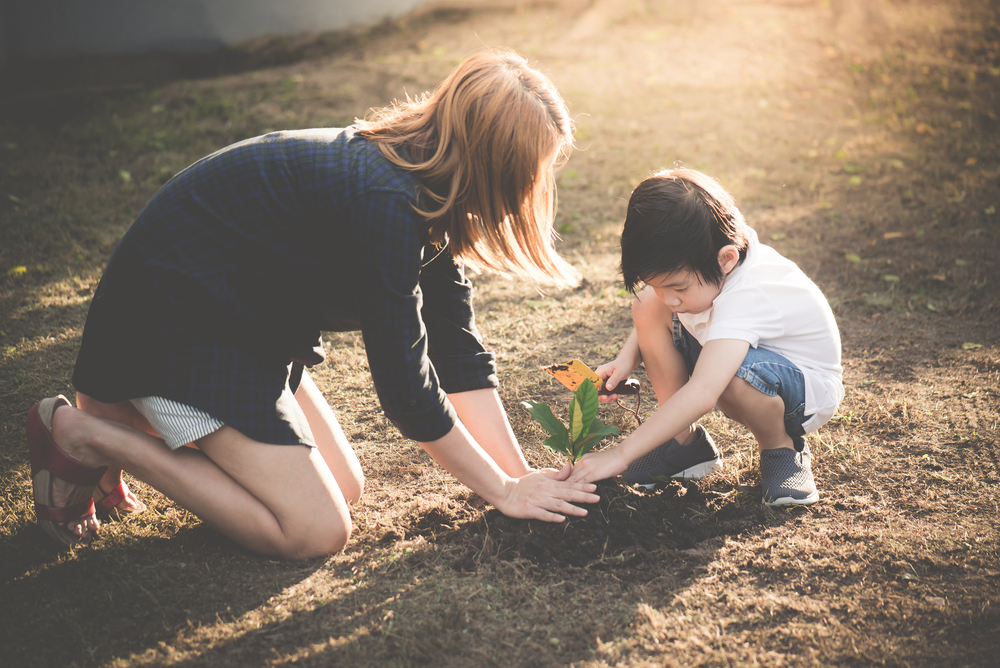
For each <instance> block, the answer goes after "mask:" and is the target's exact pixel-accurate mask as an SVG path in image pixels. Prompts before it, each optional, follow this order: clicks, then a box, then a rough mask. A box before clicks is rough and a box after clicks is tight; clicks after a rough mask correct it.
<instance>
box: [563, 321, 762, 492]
mask: <svg viewBox="0 0 1000 668" xmlns="http://www.w3.org/2000/svg"><path fill="white" fill-rule="evenodd" d="M749 348H750V344H749V343H747V342H746V341H738V340H735V339H720V340H716V341H709V342H708V343H706V344H705V347H704V348H703V349H702V351H701V355H700V356H699V357H698V363H697V364H696V365H695V368H694V373H693V374H692V376H691V379H690V380H689V381H688V382H687V383H686V384H685V385H684V387H682V388H681V389H680V390H678V391H677V392H676V393H675V394H674V395H673V396H672V397H670V399H668V400H667V401H666V402H664V403H663V404H662V405H661V406H660V407H659V408H658V409H656V412H655V413H653V414H652V415H651V416H650V417H649V419H647V420H646V421H645V422H643V423H642V425H640V426H639V427H638V428H637V429H636V430H635V431H633V432H632V433H631V434H629V436H628V437H627V438H626V439H625V440H623V441H622V442H621V443H619V444H618V445H616V446H615V447H613V448H608V449H605V450H601V451H600V452H591V453H588V454H586V455H584V456H583V457H581V458H580V460H579V461H577V463H576V465H575V466H574V467H573V474H572V475H571V476H570V478H569V479H570V480H571V481H582V482H593V481H597V480H603V479H605V478H611V477H613V476H616V475H620V474H621V473H622V472H623V471H624V470H625V468H626V467H627V466H628V465H629V464H630V463H631V462H633V461H635V460H636V459H638V458H639V457H642V456H643V455H645V454H646V453H648V452H651V451H652V450H654V449H655V448H657V447H659V446H660V445H662V444H663V443H665V442H666V441H668V440H670V439H671V438H673V437H674V436H676V435H677V434H679V433H681V431H683V430H684V428H685V427H689V426H691V425H692V424H694V423H695V422H697V421H698V420H699V419H700V418H701V417H702V416H703V415H705V414H706V413H708V412H709V411H711V410H712V409H713V408H714V407H715V404H716V402H718V400H719V397H720V396H721V395H722V393H723V391H725V389H726V387H727V386H728V385H729V383H730V382H731V381H732V380H733V378H735V377H736V371H737V369H739V368H740V364H742V363H743V360H744V359H745V358H746V356H747V350H749Z"/></svg>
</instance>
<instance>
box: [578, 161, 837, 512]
mask: <svg viewBox="0 0 1000 668" xmlns="http://www.w3.org/2000/svg"><path fill="white" fill-rule="evenodd" d="M621 245H622V264H621V267H622V276H623V278H624V280H625V286H626V287H627V288H628V290H629V291H630V292H632V293H633V294H635V295H636V299H635V301H634V302H633V304H632V319H633V322H634V324H635V328H634V329H633V330H632V333H631V334H630V335H629V338H628V340H627V341H626V343H625V345H624V347H623V348H622V350H621V352H620V353H619V354H618V357H617V358H616V359H615V360H614V361H613V362H610V363H608V364H604V365H602V366H600V367H598V368H597V374H598V375H599V376H601V378H602V379H604V380H605V381H606V384H607V387H608V388H609V389H611V388H613V387H615V386H616V385H617V384H618V382H620V381H621V380H623V379H625V378H628V376H629V374H630V372H631V371H632V369H634V368H635V367H636V366H637V365H638V364H639V363H640V362H641V363H643V364H644V365H645V367H646V374H647V376H648V377H649V381H650V383H651V384H652V386H653V391H654V392H655V393H656V400H657V402H658V403H659V404H660V407H659V409H657V411H656V412H655V413H654V414H653V415H652V416H650V418H649V419H648V420H646V421H645V422H644V423H643V424H642V425H641V426H640V427H638V428H637V429H636V430H635V431H634V432H633V433H632V434H630V435H629V436H628V438H626V439H625V440H623V441H622V442H621V443H620V444H618V445H617V446H616V447H613V448H610V449H607V450H603V451H601V452H594V453H590V454H587V455H585V456H584V457H582V458H581V459H580V461H579V462H577V464H576V466H575V467H574V470H573V474H572V476H571V478H570V479H571V480H581V481H586V482H590V481H595V480H601V479H603V478H608V477H611V476H615V475H618V474H621V475H622V477H623V478H624V479H625V480H626V481H628V482H630V483H636V484H642V485H647V486H651V485H652V484H654V483H655V482H656V481H657V480H662V479H666V478H669V477H683V478H690V479H698V478H701V477H704V476H706V475H708V474H709V473H711V472H713V471H717V470H719V469H720V468H722V459H721V458H720V456H719V451H718V449H716V447H715V443H714V442H713V441H712V438H711V436H709V435H708V433H707V432H706V431H705V429H704V427H702V426H701V425H699V424H697V422H698V420H699V419H700V418H701V417H702V416H703V415H705V414H706V413H708V412H709V411H711V410H712V409H713V408H714V407H715V406H716V405H718V406H719V408H721V409H722V411H723V412H724V413H725V414H726V415H727V416H729V417H730V418H731V419H733V420H736V421H737V422H739V423H741V424H743V425H745V426H746V427H747V428H748V429H749V430H750V432H751V433H752V434H753V436H754V438H755V439H756V440H757V444H758V445H759V446H760V468H761V491H762V496H763V501H764V503H766V504H767V505H769V506H785V505H808V504H812V503H816V501H818V500H819V493H818V492H817V491H816V485H815V483H814V482H813V476H812V470H811V468H810V454H809V447H808V446H807V445H806V443H805V441H804V440H803V438H802V436H803V434H806V433H808V432H812V431H815V430H816V429H818V428H819V427H820V426H821V425H823V424H824V423H826V421H827V420H829V419H830V418H831V417H833V414H834V413H835V412H836V410H837V405H838V404H839V403H840V401H841V399H843V397H844V386H843V382H842V375H843V371H842V368H841V365H840V334H839V332H838V330H837V323H836V321H835V320H834V317H833V312H832V311H831V310H830V306H829V304H828V303H827V300H826V298H825V297H824V296H823V294H822V293H821V292H820V290H819V288H818V287H817V286H816V284H815V283H813V282H812V281H811V280H809V278H808V277H807V276H806V275H805V274H804V273H803V272H802V270H801V269H799V268H798V266H796V264H795V263H794V262H792V261H791V260H788V259H786V258H784V257H782V256H781V255H779V254H778V253H777V252H776V251H775V250H774V249H772V248H770V247H768V246H763V245H761V244H760V242H759V241H758V239H757V234H756V232H754V230H753V229H752V228H750V227H749V226H748V225H747V224H746V222H745V221H744V220H743V215H742V214H741V213H740V211H739V209H737V208H736V205H735V203H734V202H733V199H732V197H731V196H730V195H729V194H728V193H727V192H726V191H725V190H724V189H723V188H722V187H721V186H720V185H719V183H718V182H716V181H715V180H714V179H712V178H710V177H708V176H706V175H704V174H702V173H700V172H696V171H692V170H688V169H677V170H670V171H664V172H660V173H658V174H656V175H654V176H652V177H650V178H648V179H646V180H645V181H643V182H642V183H640V184H639V186H638V187H637V188H636V189H635V191H634V192H633V193H632V197H631V199H630V200H629V205H628V213H627V215H626V218H625V229H624V231H623V232H622V241H621ZM640 283H641V284H644V286H645V287H642V289H641V291H639V292H638V293H636V291H637V289H638V288H639V287H640ZM617 398H618V395H610V396H607V397H602V400H604V401H614V400H615V399H617Z"/></svg>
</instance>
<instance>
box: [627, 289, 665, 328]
mask: <svg viewBox="0 0 1000 668" xmlns="http://www.w3.org/2000/svg"><path fill="white" fill-rule="evenodd" d="M672 318H673V312H671V310H670V309H669V308H667V305H666V304H664V303H663V302H662V301H660V300H659V299H657V297H656V295H655V294H653V292H652V290H650V289H649V288H646V289H644V290H642V291H641V292H640V293H639V294H638V295H636V297H635V299H634V300H632V321H633V322H634V323H635V325H636V327H640V326H642V325H645V324H650V323H659V324H660V325H661V326H662V324H663V321H664V320H667V322H669V321H670V320H671V319H672Z"/></svg>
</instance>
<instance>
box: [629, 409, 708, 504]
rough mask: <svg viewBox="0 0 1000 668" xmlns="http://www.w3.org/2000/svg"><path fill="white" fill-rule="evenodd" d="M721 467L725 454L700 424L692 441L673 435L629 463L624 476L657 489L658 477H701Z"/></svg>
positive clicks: (633, 481) (697, 478)
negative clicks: (680, 439) (674, 437)
mask: <svg viewBox="0 0 1000 668" xmlns="http://www.w3.org/2000/svg"><path fill="white" fill-rule="evenodd" d="M721 468H722V457H721V456H720V455H719V449H718V448H716V447H715V441H713V440H712V437H711V436H709V435H708V432H707V431H705V428H704V427H702V426H701V425H698V426H697V432H696V433H695V436H694V439H692V441H691V442H690V443H688V444H687V445H681V444H680V443H678V442H677V440H676V439H673V438H672V439H670V440H669V441H667V442H666V443H664V444H663V445H661V446H660V447H658V448H656V449H655V450H653V451H652V452H650V453H648V454H645V455H643V456H642V457H639V459H637V460H635V461H634V462H632V463H631V464H629V465H628V468H627V469H625V472H624V473H622V478H623V479H624V480H625V482H628V483H631V484H633V485H640V486H642V487H645V488H646V489H653V488H654V487H656V483H657V482H658V481H666V480H669V479H670V478H684V479H685V480H699V479H701V478H704V477H705V476H707V475H708V474H710V473H714V472H716V471H718V470H720V469H721Z"/></svg>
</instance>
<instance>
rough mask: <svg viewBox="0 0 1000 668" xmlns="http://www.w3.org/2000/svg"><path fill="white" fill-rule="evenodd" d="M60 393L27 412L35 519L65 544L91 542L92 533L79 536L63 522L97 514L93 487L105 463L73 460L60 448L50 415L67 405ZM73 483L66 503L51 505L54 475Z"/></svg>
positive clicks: (68, 545)
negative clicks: (91, 464) (87, 462)
mask: <svg viewBox="0 0 1000 668" xmlns="http://www.w3.org/2000/svg"><path fill="white" fill-rule="evenodd" d="M70 405H71V404H70V403H69V400H67V399H66V397H64V396H63V395H61V394H60V395H59V396H57V397H50V398H48V399H43V400H42V401H39V402H38V403H37V404H35V405H34V406H33V407H32V409H31V411H30V412H29V413H28V450H29V452H30V454H31V484H32V495H33V497H34V501H35V515H36V516H37V517H38V523H39V524H40V525H41V526H42V529H44V530H45V533H47V534H48V535H49V536H51V537H52V538H53V539H54V540H56V541H57V542H59V543H61V544H63V545H65V546H67V547H76V546H77V545H81V544H86V543H88V542H90V538H91V536H90V535H89V534H88V535H86V536H78V535H77V534H75V533H73V532H72V531H70V530H69V529H67V528H66V526H65V523H66V522H73V521H76V520H85V519H88V518H91V517H96V514H95V513H96V509H95V507H94V500H93V498H91V496H92V495H93V493H94V487H95V486H96V485H97V483H98V482H99V481H100V480H101V476H103V475H104V471H105V470H107V467H106V466H103V467H98V468H93V467H90V466H87V465H85V464H81V463H80V462H78V461H76V460H75V459H73V458H72V457H70V456H69V455H67V454H66V453H65V452H63V451H62V450H60V449H59V446H58V445H56V442H55V441H54V440H52V416H53V415H55V412H56V409H57V408H61V407H62V406H70ZM57 478H58V479H59V480H64V481H66V482H69V483H73V484H74V485H76V487H74V488H73V489H72V491H70V493H69V498H68V499H67V500H66V501H67V502H66V505H65V506H54V505H52V503H53V495H52V483H53V481H54V480H55V479H57Z"/></svg>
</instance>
